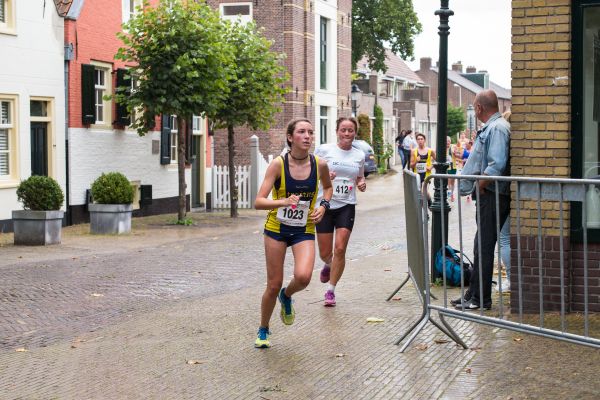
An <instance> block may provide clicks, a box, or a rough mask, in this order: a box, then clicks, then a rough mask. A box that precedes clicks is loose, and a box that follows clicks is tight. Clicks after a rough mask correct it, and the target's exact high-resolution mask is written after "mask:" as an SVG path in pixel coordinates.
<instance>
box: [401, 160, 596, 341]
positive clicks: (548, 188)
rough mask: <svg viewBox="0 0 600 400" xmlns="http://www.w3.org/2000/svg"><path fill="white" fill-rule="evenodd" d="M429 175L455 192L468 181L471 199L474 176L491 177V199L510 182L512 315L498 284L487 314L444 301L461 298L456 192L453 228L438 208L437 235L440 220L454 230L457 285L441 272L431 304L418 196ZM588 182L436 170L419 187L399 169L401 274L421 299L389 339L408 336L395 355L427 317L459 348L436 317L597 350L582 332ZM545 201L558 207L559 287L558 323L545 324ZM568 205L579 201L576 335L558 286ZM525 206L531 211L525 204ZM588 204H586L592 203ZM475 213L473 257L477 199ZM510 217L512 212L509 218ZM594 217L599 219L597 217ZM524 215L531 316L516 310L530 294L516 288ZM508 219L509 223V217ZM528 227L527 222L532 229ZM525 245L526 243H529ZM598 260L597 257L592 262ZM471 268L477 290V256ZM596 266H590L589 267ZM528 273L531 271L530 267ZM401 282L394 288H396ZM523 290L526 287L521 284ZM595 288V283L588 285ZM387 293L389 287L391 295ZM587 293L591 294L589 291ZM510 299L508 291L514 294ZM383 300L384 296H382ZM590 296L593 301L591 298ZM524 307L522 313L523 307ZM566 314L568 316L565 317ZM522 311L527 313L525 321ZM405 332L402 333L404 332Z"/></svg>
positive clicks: (591, 183)
mask: <svg viewBox="0 0 600 400" xmlns="http://www.w3.org/2000/svg"><path fill="white" fill-rule="evenodd" d="M434 179H443V180H447V179H454V180H455V190H456V191H458V188H459V187H460V184H459V183H460V181H461V180H465V179H467V180H472V181H475V185H474V187H475V191H474V197H475V198H479V196H480V189H479V185H478V182H479V181H481V180H487V181H491V182H490V183H489V184H488V186H489V185H494V187H495V191H494V193H495V194H494V195H495V203H496V204H498V202H499V196H500V195H499V194H498V184H499V183H500V182H509V183H510V184H511V185H512V199H511V208H512V211H513V212H512V215H513V216H515V215H516V218H515V221H514V223H512V224H511V225H512V226H511V228H512V229H511V232H515V233H516V248H514V249H511V259H513V260H514V257H512V255H515V254H516V265H512V266H511V274H515V275H516V277H517V279H516V280H515V279H513V280H512V281H513V282H516V284H517V286H516V287H512V288H511V293H510V296H511V302H512V304H515V302H516V306H513V307H512V309H513V312H511V311H510V310H509V311H508V312H506V311H505V310H504V304H503V299H504V298H503V293H502V285H501V284H500V282H498V286H499V287H498V292H499V301H497V302H496V303H497V307H494V308H493V309H492V310H491V311H486V312H484V308H483V307H480V308H479V309H476V310H466V309H465V308H464V304H462V306H461V307H459V308H458V309H456V308H455V307H454V306H452V305H450V302H449V300H448V296H449V292H452V293H454V294H455V295H456V297H460V298H463V297H464V295H465V285H464V284H463V279H464V272H463V266H464V262H465V260H464V256H463V250H464V251H465V252H469V251H470V250H471V249H470V247H471V246H465V245H464V239H465V238H464V237H463V213H464V211H463V208H464V207H465V205H463V201H464V200H461V197H460V195H457V201H456V202H454V203H453V205H456V207H454V209H453V210H452V211H451V212H457V213H458V216H457V217H458V218H457V224H458V227H457V229H455V227H453V226H451V225H450V224H449V219H450V218H448V219H446V217H445V216H444V213H441V225H442V232H443V231H445V227H446V225H448V228H449V229H448V231H451V232H452V233H453V237H454V238H455V237H456V233H458V250H459V251H460V253H459V255H460V266H461V268H460V269H461V284H460V291H459V292H458V291H457V288H454V289H452V288H449V287H448V285H447V282H446V278H447V277H446V269H445V268H443V270H442V272H443V273H442V282H441V285H442V288H441V289H442V291H443V297H442V300H441V302H434V300H436V299H435V298H434V297H433V295H432V293H431V284H430V272H429V269H430V265H431V263H430V244H429V218H428V213H429V210H428V208H427V201H422V199H423V198H426V196H427V190H428V185H429V183H431V182H432V181H433V180H434ZM595 187H600V182H599V181H598V180H593V179H555V178H535V177H491V176H472V175H441V174H432V175H430V176H429V177H427V178H426V179H425V181H424V183H423V185H422V187H421V189H419V182H418V176H417V175H415V174H414V173H412V172H410V171H404V196H405V216H406V233H407V235H406V238H407V250H408V264H409V277H408V278H407V280H408V279H412V281H413V284H414V286H415V288H416V289H417V292H418V293H419V299H420V300H421V302H422V305H423V309H422V314H421V316H420V318H419V319H418V320H417V321H416V322H415V323H414V324H413V325H412V326H411V327H410V328H409V329H408V330H407V331H406V332H405V333H404V334H403V335H402V336H401V337H400V338H399V339H398V341H397V342H396V344H400V343H401V342H402V341H404V339H406V338H407V337H408V339H407V340H406V342H405V343H404V345H403V346H402V348H401V350H400V351H401V352H404V350H406V348H407V347H408V346H409V345H410V344H411V342H412V341H413V340H414V339H415V338H416V337H417V335H418V334H419V332H420V331H421V330H422V329H423V328H424V327H425V326H426V325H427V323H428V322H431V323H432V324H433V325H434V326H435V327H437V328H438V329H440V330H441V331H442V332H443V333H444V334H446V335H447V336H448V337H450V338H451V339H452V340H453V341H454V342H456V343H457V344H459V345H460V346H462V347H463V348H467V345H466V344H465V343H464V342H463V341H462V340H461V338H460V337H459V335H458V334H457V333H456V332H455V331H454V330H453V329H452V327H451V326H450V325H449V324H448V322H447V321H446V320H445V319H444V317H452V318H458V319H462V320H466V321H471V322H476V323H480V324H485V325H489V326H493V327H497V328H503V329H508V330H511V331H516V332H521V333H528V334H534V335H538V336H542V337H546V338H552V339H557V340H561V341H564V342H569V343H575V344H581V345H586V346H591V347H594V348H600V337H598V336H599V335H600V328H598V331H594V332H593V334H592V335H590V311H589V294H590V290H589V289H590V285H589V278H590V274H589V257H588V227H587V224H588V222H587V215H586V210H587V209H588V204H587V203H588V201H589V200H588V199H587V198H586V194H587V192H588V191H589V190H593V189H594V188H595ZM441 196H442V201H445V200H446V199H445V197H446V196H447V194H446V193H441ZM525 201H527V202H528V204H529V206H528V207H524V206H523V205H522V204H521V203H522V202H525ZM547 202H552V203H554V204H558V207H555V206H553V209H554V208H558V221H559V227H558V231H559V233H560V238H559V260H560V261H559V264H560V267H559V271H560V272H559V274H560V277H559V285H560V327H558V326H557V327H556V328H554V327H549V326H547V325H549V324H546V319H547V318H546V317H547V314H549V312H547V311H546V309H545V306H544V305H545V303H546V302H547V301H546V299H545V297H544V285H545V284H546V285H548V282H549V281H550V279H554V281H555V282H556V280H555V277H554V276H552V277H550V276H546V275H545V273H544V272H545V269H546V268H545V266H544V254H543V249H544V240H543V239H544V235H543V230H544V229H543V228H544V227H543V225H544V224H543V223H542V220H543V218H542V210H543V209H544V207H545V208H546V209H547V208H548V207H547V206H543V204H546V203H547ZM571 202H576V203H581V210H582V213H581V214H582V218H581V230H582V232H581V233H582V248H583V297H584V298H583V327H582V332H576V333H573V332H568V329H567V319H568V317H567V310H566V302H567V299H566V291H567V286H566V283H565V249H564V242H565V240H564V239H565V238H566V237H568V236H565V232H566V231H567V229H568V228H565V227H564V225H565V224H564V219H565V218H564V217H565V211H566V210H565V209H569V210H570V211H571V212H572V207H570V203H571ZM533 204H535V206H533V210H532V205H533ZM524 209H525V210H526V211H527V212H529V216H528V217H527V218H524V217H522V216H521V214H522V213H523V211H524ZM592 209H594V208H592ZM535 210H537V215H535V212H534V211H535ZM475 212H476V221H477V225H478V226H477V235H478V241H477V242H478V248H479V249H478V251H479V254H481V229H480V228H481V227H480V226H479V218H478V216H479V215H480V212H481V210H480V202H479V201H475ZM495 212H496V226H495V229H496V235H497V236H496V237H497V238H498V239H499V237H500V230H501V228H502V227H501V226H500V224H499V221H498V220H499V209H498V207H496V210H495ZM513 218H514V217H513ZM599 218H600V217H599ZM536 219H537V223H536V224H531V221H532V220H533V221H536ZM524 220H528V221H529V222H530V223H529V225H528V226H529V228H530V229H531V232H532V233H531V235H528V236H529V238H525V239H531V236H535V246H537V270H538V276H537V282H536V283H537V285H539V286H538V291H539V293H537V292H536V291H534V292H533V293H534V296H535V295H536V294H537V296H536V297H537V301H538V302H539V304H538V305H537V307H536V308H537V310H536V313H537V314H536V313H533V312H532V310H530V309H527V310H524V307H523V305H524V293H525V294H527V295H528V298H529V299H531V297H532V293H526V292H524V287H523V286H524V281H523V280H524V277H523V269H524V265H523V252H524V251H523V243H522V234H521V228H522V225H521V224H522V222H523V221H524ZM511 222H512V221H511ZM532 225H534V226H532ZM536 230H537V233H536V234H535V235H534V234H533V232H534V231H536ZM467 239H468V240H469V243H473V242H472V241H471V239H472V238H471V237H469V238H467ZM529 241H530V242H531V240H529ZM445 246H446V240H444V241H443V243H442V248H445ZM495 248H496V250H497V252H495V254H497V274H498V280H499V281H501V277H502V271H501V256H500V254H501V245H500V242H499V240H497V241H496V247H495ZM527 251H528V258H529V259H530V260H531V259H532V258H534V256H533V255H532V252H531V251H530V249H529V247H527ZM595 262H596V263H598V261H595ZM478 264H479V265H478V266H479V268H478V271H479V293H483V279H482V268H481V257H478ZM595 269H596V270H597V269H598V268H595ZM532 271H533V268H532ZM404 283H406V281H405V282H403V284H402V285H401V286H400V287H399V288H398V289H396V291H398V290H399V289H400V288H401V287H402V286H403V285H404ZM529 283H531V279H529ZM527 287H529V286H527ZM593 287H595V288H597V287H598V286H593ZM394 293H395V292H394ZM594 293H598V292H596V291H594ZM512 296H516V299H514V298H513V297H512ZM482 297H483V296H482V295H481V296H480V298H481V299H480V301H481V302H482V303H483V301H484V299H483V298H482ZM390 298H391V296H390ZM596 298H597V299H599V300H600V298H599V297H598V296H597V297H596ZM514 310H516V314H517V315H516V318H515V316H514ZM434 311H437V313H438V316H439V319H440V321H441V324H439V323H438V322H437V321H436V320H434V319H433V318H432V312H434ZM526 311H527V312H526ZM538 314H539V320H538V322H537V324H536V323H534V322H533V319H538V318H535V317H537V316H538ZM569 315H573V314H569ZM526 316H527V318H526ZM409 335H410V336H409Z"/></svg>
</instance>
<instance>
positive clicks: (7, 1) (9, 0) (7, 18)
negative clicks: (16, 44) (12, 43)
mask: <svg viewBox="0 0 600 400" xmlns="http://www.w3.org/2000/svg"><path fill="white" fill-rule="evenodd" d="M0 2H1V3H2V4H3V5H4V21H0V33H4V34H8V35H16V34H17V31H16V26H15V21H16V19H15V8H16V4H15V3H16V0H0Z"/></svg>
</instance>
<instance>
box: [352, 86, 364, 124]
mask: <svg viewBox="0 0 600 400" xmlns="http://www.w3.org/2000/svg"><path fill="white" fill-rule="evenodd" d="M361 92H362V90H360V89H359V88H358V85H356V84H353V85H352V90H351V94H350V97H351V99H352V116H353V117H356V109H357V108H358V104H357V103H358V94H359V93H361Z"/></svg>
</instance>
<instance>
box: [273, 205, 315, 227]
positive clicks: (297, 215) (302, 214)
mask: <svg viewBox="0 0 600 400" xmlns="http://www.w3.org/2000/svg"><path fill="white" fill-rule="evenodd" d="M309 211H310V201H299V202H298V205H297V206H295V207H293V206H287V207H279V208H278V209H277V220H278V221H279V222H280V223H282V224H284V225H288V226H306V222H307V221H308V213H309Z"/></svg>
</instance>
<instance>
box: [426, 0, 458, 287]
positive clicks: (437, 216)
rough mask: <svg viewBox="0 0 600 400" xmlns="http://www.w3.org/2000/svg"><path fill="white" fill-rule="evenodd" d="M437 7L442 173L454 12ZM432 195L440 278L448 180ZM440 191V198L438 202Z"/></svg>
mask: <svg viewBox="0 0 600 400" xmlns="http://www.w3.org/2000/svg"><path fill="white" fill-rule="evenodd" d="M440 2H441V7H440V9H439V10H437V11H436V12H435V15H439V16H440V26H439V27H438V34H439V35H440V57H439V68H438V117H437V119H438V129H437V138H436V139H437V141H436V149H435V155H436V163H435V164H434V166H435V172H436V173H437V174H445V173H446V171H447V170H448V166H449V165H448V163H447V162H446V153H447V150H446V136H447V130H448V129H447V127H448V35H449V34H450V25H449V24H448V20H449V19H450V16H452V15H454V11H452V10H450V9H449V8H448V3H449V0H440ZM434 185H435V189H434V194H433V203H432V204H431V206H430V207H429V209H430V210H431V214H432V219H433V223H432V229H431V279H432V280H435V279H436V278H439V277H441V274H439V273H437V272H436V270H435V267H434V263H435V255H436V253H437V252H438V251H439V249H440V248H441V247H442V242H445V243H448V240H447V239H448V213H449V212H450V204H448V196H446V193H448V191H447V190H448V182H447V181H446V180H439V179H436V180H435V182H434ZM442 193H443V194H444V198H443V201H442ZM442 213H444V229H443V231H442Z"/></svg>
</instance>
